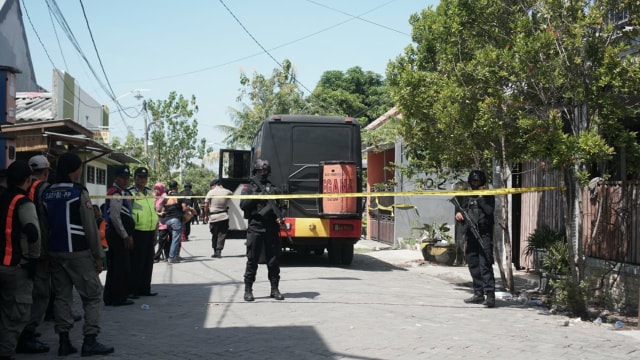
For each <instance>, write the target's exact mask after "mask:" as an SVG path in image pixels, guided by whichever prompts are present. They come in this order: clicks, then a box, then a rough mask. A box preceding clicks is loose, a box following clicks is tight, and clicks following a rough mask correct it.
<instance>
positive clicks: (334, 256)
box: [327, 240, 342, 265]
mask: <svg viewBox="0 0 640 360" xmlns="http://www.w3.org/2000/svg"><path fill="white" fill-rule="evenodd" d="M327 254H328V255H329V262H330V263H332V264H335V265H339V264H341V263H342V246H340V243H339V242H337V241H335V240H331V241H330V242H329V245H328V246H327Z"/></svg>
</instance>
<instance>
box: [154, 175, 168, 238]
mask: <svg viewBox="0 0 640 360" xmlns="http://www.w3.org/2000/svg"><path fill="white" fill-rule="evenodd" d="M156 189H157V190H159V191H158V192H159V193H160V194H156ZM153 193H154V195H156V210H158V207H159V206H160V204H162V200H164V197H165V196H167V193H166V192H165V190H164V184H163V183H161V182H157V183H156V184H155V185H153ZM158 228H159V229H161V230H162V229H166V228H167V225H166V224H165V223H164V219H160V220H159V221H158Z"/></svg>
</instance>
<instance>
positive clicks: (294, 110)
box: [217, 60, 306, 149]
mask: <svg viewBox="0 0 640 360" xmlns="http://www.w3.org/2000/svg"><path fill="white" fill-rule="evenodd" d="M240 85H241V86H242V87H241V88H240V94H239V95H238V97H237V99H236V100H237V102H238V103H240V104H241V106H240V108H234V109H231V110H232V114H231V117H232V120H233V123H234V125H235V126H224V125H218V126H217V128H218V129H220V130H222V131H223V132H224V133H226V134H227V136H226V138H225V140H224V141H225V142H226V143H227V145H229V146H231V147H233V148H237V149H242V148H249V147H251V142H252V140H253V136H254V135H255V134H256V132H257V131H258V129H259V128H260V124H261V123H262V122H263V121H264V120H265V119H267V118H268V117H269V116H272V115H278V114H300V113H302V111H303V109H304V108H305V106H306V104H305V101H304V98H303V93H302V90H301V89H300V88H299V86H298V84H297V83H296V74H295V69H294V67H293V64H292V63H291V61H289V60H284V61H283V62H282V68H277V69H274V70H273V73H272V74H271V77H266V76H264V75H262V74H258V73H256V72H254V73H253V75H252V77H251V78H250V77H249V76H248V75H247V74H246V73H244V72H243V73H242V74H240Z"/></svg>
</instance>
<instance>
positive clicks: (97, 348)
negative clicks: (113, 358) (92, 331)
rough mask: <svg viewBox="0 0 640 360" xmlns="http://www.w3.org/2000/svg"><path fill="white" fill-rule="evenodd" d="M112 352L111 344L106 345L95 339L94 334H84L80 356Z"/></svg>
mask: <svg viewBox="0 0 640 360" xmlns="http://www.w3.org/2000/svg"><path fill="white" fill-rule="evenodd" d="M112 352H113V346H106V345H103V344H101V343H99V342H98V340H96V335H86V336H85V337H84V342H83V343H82V352H81V353H80V355H82V356H91V355H107V354H111V353H112Z"/></svg>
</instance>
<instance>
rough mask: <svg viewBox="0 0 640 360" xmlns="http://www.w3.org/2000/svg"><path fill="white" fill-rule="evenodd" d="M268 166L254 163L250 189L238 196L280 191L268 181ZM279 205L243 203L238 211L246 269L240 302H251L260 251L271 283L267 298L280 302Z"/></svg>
mask: <svg viewBox="0 0 640 360" xmlns="http://www.w3.org/2000/svg"><path fill="white" fill-rule="evenodd" d="M270 173H271V165H269V162H268V161H267V160H261V159H258V160H256V162H255V164H254V167H253V177H252V178H251V183H250V185H248V186H246V187H244V188H243V189H242V195H255V194H262V195H271V194H279V193H280V190H279V189H278V188H277V187H275V186H274V185H273V184H272V183H271V181H270V180H269V174H270ZM281 207H282V204H281V202H280V201H276V200H266V199H243V200H241V201H240V208H241V209H242V210H243V212H244V218H245V219H247V220H248V226H247V242H246V245H247V265H246V269H245V273H244V300H245V301H254V300H255V298H254V296H253V283H254V282H255V281H256V274H257V272H258V262H259V261H261V259H260V254H261V253H262V251H263V249H264V254H265V261H266V264H267V271H268V278H269V282H270V283H271V294H270V296H271V297H272V298H274V299H276V300H284V296H283V295H282V294H281V293H280V290H279V289H278V285H279V283H280V253H281V251H282V246H281V243H280V235H279V232H280V226H282V225H283V224H281V223H280V215H281V214H280V212H281V211H282V209H281Z"/></svg>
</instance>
